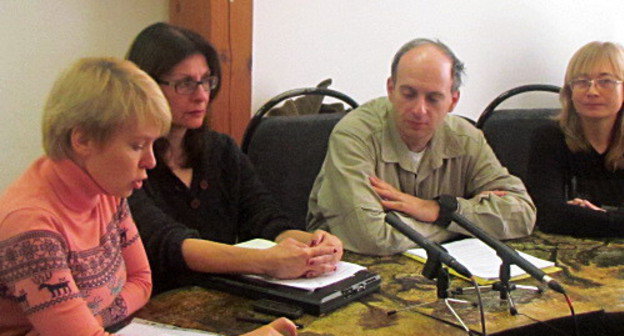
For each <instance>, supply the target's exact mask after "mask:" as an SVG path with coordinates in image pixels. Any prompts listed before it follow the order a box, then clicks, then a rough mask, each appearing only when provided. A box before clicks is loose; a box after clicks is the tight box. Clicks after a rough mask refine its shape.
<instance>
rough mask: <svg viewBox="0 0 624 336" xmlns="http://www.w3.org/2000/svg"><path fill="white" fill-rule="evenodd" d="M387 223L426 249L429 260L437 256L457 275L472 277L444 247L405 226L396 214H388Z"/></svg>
mask: <svg viewBox="0 0 624 336" xmlns="http://www.w3.org/2000/svg"><path fill="white" fill-rule="evenodd" d="M386 222H387V223H388V224H390V225H391V226H392V227H393V228H395V229H397V230H398V231H399V232H401V233H402V234H404V235H405V236H407V238H409V239H410V240H412V241H413V242H415V243H416V244H418V245H419V246H420V247H422V248H424V249H425V251H427V255H428V256H429V258H434V256H437V257H438V258H439V259H440V262H442V263H444V264H445V265H446V266H448V267H450V268H452V269H454V270H455V271H456V272H457V273H459V274H461V275H463V276H465V277H466V278H471V277H472V273H470V271H469V270H468V269H467V268H466V267H464V265H462V264H460V263H459V262H458V261H457V260H455V258H453V257H452V256H451V255H450V254H449V253H448V252H446V251H445V250H444V249H443V248H442V247H440V246H439V245H437V244H436V243H434V242H432V241H430V240H429V239H427V238H425V237H424V236H423V235H421V234H420V233H418V231H416V230H414V229H413V228H411V227H410V226H409V225H407V224H405V223H404V222H403V221H402V220H401V219H400V218H399V217H398V216H397V215H396V214H395V213H393V212H388V214H386Z"/></svg>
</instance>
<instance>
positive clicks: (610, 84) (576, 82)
mask: <svg viewBox="0 0 624 336" xmlns="http://www.w3.org/2000/svg"><path fill="white" fill-rule="evenodd" d="M621 83H622V81H621V80H617V79H611V78H598V79H586V78H579V79H573V80H571V81H570V88H571V89H572V90H589V88H590V87H591V86H592V84H594V85H595V86H596V88H597V89H600V90H602V91H613V89H615V87H616V86H617V85H618V84H621Z"/></svg>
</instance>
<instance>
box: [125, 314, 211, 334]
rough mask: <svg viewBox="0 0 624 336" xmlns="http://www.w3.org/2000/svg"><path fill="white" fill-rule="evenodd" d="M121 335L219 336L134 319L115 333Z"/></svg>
mask: <svg viewBox="0 0 624 336" xmlns="http://www.w3.org/2000/svg"><path fill="white" fill-rule="evenodd" d="M115 335H119V336H219V335H220V334H215V333H211V332H207V331H201V330H195V329H186V328H180V327H176V326H173V325H168V324H162V323H157V322H152V321H148V320H143V319H140V318H134V319H132V322H130V324H128V325H127V326H125V327H123V328H121V329H120V330H119V331H117V332H116V333H115Z"/></svg>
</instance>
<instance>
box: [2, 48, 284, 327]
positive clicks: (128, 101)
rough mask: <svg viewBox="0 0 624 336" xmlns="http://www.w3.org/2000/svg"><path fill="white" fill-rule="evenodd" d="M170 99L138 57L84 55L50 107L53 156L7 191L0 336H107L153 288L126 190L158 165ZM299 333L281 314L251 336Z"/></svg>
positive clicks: (47, 140)
mask: <svg viewBox="0 0 624 336" xmlns="http://www.w3.org/2000/svg"><path fill="white" fill-rule="evenodd" d="M170 124H171V114H170V111H169V105H168V103H167V100H166V99H165V97H164V96H163V93H162V92H161V90H160V88H159V87H158V85H157V84H156V82H154V80H153V79H151V77H149V76H148V75H147V74H145V73H144V72H143V71H141V70H139V69H138V68H137V67H136V66H135V65H134V64H133V63H132V62H130V61H123V60H118V59H114V58H85V59H81V60H79V61H78V62H77V63H75V64H74V65H73V66H72V67H70V68H69V69H68V70H67V71H66V72H65V73H64V74H63V75H62V76H61V77H60V78H59V79H58V80H57V81H56V83H55V84H54V87H53V88H52V91H51V92H50V96H49V98H48V101H47V103H46V105H45V108H44V115H43V146H44V150H45V153H46V155H44V156H43V157H41V158H39V159H38V160H36V161H35V162H34V163H33V164H32V165H31V166H30V167H29V168H28V169H27V171H26V172H25V173H24V174H23V175H22V176H21V177H20V178H19V179H18V180H17V181H15V182H14V183H13V184H12V185H11V186H9V188H8V189H7V190H6V191H5V193H4V194H3V195H2V196H0V336H5V335H7V336H8V335H11V336H14V335H62V336H68V335H72V336H80V335H109V333H107V332H106V330H105V328H106V327H109V326H111V325H113V324H115V323H117V322H120V321H122V320H124V319H125V318H127V317H128V316H129V315H130V314H132V313H134V312H135V311H136V310H138V309H139V308H140V307H142V306H143V305H144V304H145V303H146V302H147V300H148V299H149V296H150V293H151V290H152V281H151V272H150V268H149V264H148V261H147V257H146V255H145V250H144V248H143V243H142V242H141V239H140V237H139V235H138V232H137V229H136V226H135V224H134V221H133V220H132V217H131V216H130V213H129V210H128V205H127V202H126V197H128V196H129V195H130V194H131V193H132V191H133V189H137V188H140V187H141V185H142V181H143V180H144V179H145V178H147V174H146V170H147V169H150V168H153V167H154V165H155V164H156V162H155V159H154V154H153V152H152V144H153V142H154V140H156V139H157V138H159V137H161V136H163V135H164V134H166V133H167V131H168V130H169V125H170ZM282 334H283V335H295V334H296V329H295V325H294V324H293V323H292V322H291V321H290V320H288V319H285V318H280V319H277V320H275V321H273V322H272V323H270V324H268V325H266V326H263V327H261V328H258V329H256V330H254V331H252V332H250V333H249V334H246V335H249V336H252V335H254V336H268V335H282Z"/></svg>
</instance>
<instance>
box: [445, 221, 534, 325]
mask: <svg viewBox="0 0 624 336" xmlns="http://www.w3.org/2000/svg"><path fill="white" fill-rule="evenodd" d="M451 218H452V220H453V221H455V222H457V223H458V224H460V226H462V227H464V228H466V225H463V222H464V221H467V219H465V218H464V217H463V216H461V215H459V214H458V213H457V212H455V211H453V213H452V214H451ZM469 231H470V230H469ZM472 233H473V234H474V233H475V232H472ZM475 236H477V237H479V236H478V235H475ZM486 243H487V241H486ZM488 245H489V246H490V247H491V248H493V249H494V250H495V251H496V254H497V255H498V257H499V258H500V259H501V265H500V268H499V271H498V281H496V282H495V283H493V284H492V285H491V286H479V288H484V289H490V290H493V291H498V292H500V299H501V300H505V301H507V302H508V303H509V313H510V314H511V315H517V314H518V309H517V308H516V304H515V302H514V300H513V297H512V296H511V291H512V290H515V289H523V290H529V291H533V292H536V293H538V294H541V293H542V292H543V289H542V288H541V287H538V286H525V285H516V284H512V283H510V280H511V265H513V264H515V260H514V258H512V257H511V254H509V253H504V251H502V250H501V249H500V248H497V246H496V245H494V246H492V245H490V244H488ZM505 246H506V245H505ZM507 248H508V249H509V247H507ZM470 290H474V289H473V288H472V287H467V288H456V289H455V290H453V291H452V293H453V294H455V295H460V294H463V293H464V292H466V291H470Z"/></svg>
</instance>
